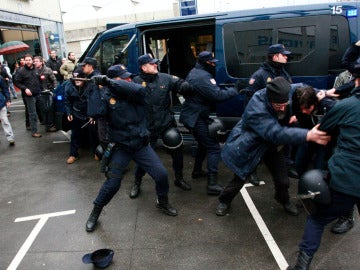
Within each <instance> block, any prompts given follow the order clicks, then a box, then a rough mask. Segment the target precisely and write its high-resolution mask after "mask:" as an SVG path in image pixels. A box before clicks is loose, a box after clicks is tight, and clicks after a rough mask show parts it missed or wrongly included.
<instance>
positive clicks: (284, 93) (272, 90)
mask: <svg viewBox="0 0 360 270" xmlns="http://www.w3.org/2000/svg"><path fill="white" fill-rule="evenodd" d="M290 89H291V85H290V83H289V82H288V81H287V80H285V79H284V78H283V77H276V78H275V79H273V80H272V81H270V82H268V84H267V85H266V94H267V97H268V99H269V101H270V102H272V103H286V102H288V101H289V94H290Z"/></svg>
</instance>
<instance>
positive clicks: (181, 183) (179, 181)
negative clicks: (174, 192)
mask: <svg viewBox="0 0 360 270" xmlns="http://www.w3.org/2000/svg"><path fill="white" fill-rule="evenodd" d="M174 184H175V186H177V187H179V188H181V189H182V190H191V186H190V185H189V184H188V183H186V181H185V180H184V177H183V173H182V172H177V173H175V181H174Z"/></svg>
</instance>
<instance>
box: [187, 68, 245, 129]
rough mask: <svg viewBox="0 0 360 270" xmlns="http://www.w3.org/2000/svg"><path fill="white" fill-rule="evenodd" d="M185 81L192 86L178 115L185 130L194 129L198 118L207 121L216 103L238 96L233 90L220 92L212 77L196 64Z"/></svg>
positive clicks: (228, 89)
mask: <svg viewBox="0 0 360 270" xmlns="http://www.w3.org/2000/svg"><path fill="white" fill-rule="evenodd" d="M186 81H187V82H188V83H189V84H190V85H191V86H192V88H193V89H192V93H191V94H190V95H187V96H186V97H185V102H184V103H183V105H182V108H181V113H180V122H181V123H183V124H184V125H185V126H186V127H187V128H190V129H192V128H194V126H195V124H196V122H197V120H198V118H199V116H201V117H202V118H204V119H208V118H209V115H210V112H211V108H212V107H213V106H214V105H215V104H216V102H220V101H224V100H226V99H229V98H231V97H233V96H235V95H237V94H238V91H237V90H236V89H235V88H227V90H221V89H220V87H219V86H217V84H216V81H215V79H214V78H213V76H212V75H211V74H210V73H209V72H208V71H206V70H205V68H204V67H203V66H202V65H201V64H199V63H196V65H195V67H194V68H193V69H192V70H191V71H190V72H189V74H188V76H187V77H186Z"/></svg>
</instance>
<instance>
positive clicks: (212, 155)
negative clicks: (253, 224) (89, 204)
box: [0, 42, 360, 270]
mask: <svg viewBox="0 0 360 270" xmlns="http://www.w3.org/2000/svg"><path fill="white" fill-rule="evenodd" d="M290 56H291V52H290V51H288V50H286V48H285V47H284V46H283V45H282V44H273V45H271V46H269V48H268V60H267V61H266V62H265V63H263V64H262V65H261V66H260V67H259V69H258V70H257V71H256V72H255V73H254V74H253V75H252V76H251V77H250V79H249V81H248V82H247V83H246V84H244V82H243V81H241V82H240V80H239V82H237V83H236V84H235V85H234V87H228V88H226V89H220V87H219V86H218V84H217V83H216V80H215V68H216V63H217V61H218V60H217V59H216V58H214V55H213V54H212V53H211V52H207V51H203V52H201V53H199V55H198V57H197V62H196V64H195V66H194V67H193V69H191V71H190V72H189V74H188V75H187V76H186V79H181V78H179V77H177V76H174V75H169V74H166V73H161V72H159V71H158V65H159V64H160V61H159V60H158V59H156V58H153V56H152V55H150V54H144V55H142V56H140V57H139V58H138V60H137V61H138V66H139V72H138V74H131V73H130V72H129V71H127V69H126V67H125V66H123V65H121V64H115V65H113V66H111V67H110V68H109V69H108V70H107V73H106V75H101V73H100V72H99V71H98V69H97V65H98V63H97V61H96V59H94V58H91V57H86V58H85V59H84V61H83V62H82V63H77V60H76V57H75V54H74V53H72V52H70V53H69V54H68V57H67V59H65V60H64V61H61V60H60V59H58V57H57V55H56V52H55V51H52V52H51V54H50V58H49V59H48V61H46V62H45V61H44V60H43V59H42V57H40V56H35V57H33V56H32V55H29V54H26V55H25V56H24V57H23V58H21V59H19V62H18V65H19V67H18V68H17V69H16V70H15V71H14V73H13V74H11V72H10V71H9V69H8V67H7V64H6V63H4V65H3V66H2V72H1V75H2V77H0V87H1V95H0V108H1V110H0V120H1V123H2V126H3V129H4V132H5V135H6V137H7V140H8V142H9V144H10V145H14V144H15V140H14V134H13V130H12V128H11V124H10V122H9V120H8V114H7V108H8V107H9V106H10V103H11V94H12V97H13V98H14V99H15V98H17V93H16V91H15V90H12V89H14V87H13V84H15V86H16V87H17V88H19V89H20V91H21V96H22V98H23V101H24V104H25V115H26V118H25V119H26V120H25V125H26V129H28V130H30V131H31V135H32V137H34V138H40V137H41V136H42V135H41V133H40V132H39V128H38V123H39V122H42V124H43V125H44V127H45V131H46V132H54V131H57V128H56V126H55V124H54V104H53V95H54V91H56V89H59V88H62V89H63V91H64V109H65V114H66V119H67V121H68V122H70V127H71V142H70V151H69V156H68V158H67V161H66V162H67V164H72V163H74V162H76V161H77V160H78V158H79V149H80V148H81V144H82V143H83V141H84V140H85V138H86V141H87V142H88V145H89V146H90V148H91V150H92V154H93V157H94V159H95V160H101V169H102V171H103V172H104V173H105V176H106V180H105V182H104V183H103V185H102V186H101V188H100V190H99V193H98V195H97V197H96V198H95V200H94V201H93V208H92V211H91V213H90V215H89V217H88V219H87V221H86V226H85V229H86V231H87V232H93V231H94V230H95V228H96V225H97V221H98V219H99V217H100V214H101V212H102V209H103V208H104V207H105V206H106V205H107V204H108V203H109V202H110V201H111V200H112V198H113V197H114V195H115V194H116V193H117V191H118V190H119V189H120V186H121V181H122V178H123V175H124V173H125V171H126V170H127V166H128V164H129V162H130V161H131V160H133V161H134V162H135V163H136V169H135V172H134V185H133V187H132V189H131V191H130V194H129V196H130V198H132V199H134V198H137V197H138V196H139V195H140V192H141V182H142V178H143V176H144V175H145V174H146V173H148V174H149V175H150V176H151V178H152V179H153V180H154V182H155V191H156V195H157V204H156V206H157V207H158V208H159V209H160V210H161V211H162V212H163V213H165V214H166V215H169V216H177V215H178V212H177V210H176V208H175V207H173V206H172V205H171V204H170V200H169V197H168V191H169V175H168V170H167V169H166V168H165V166H164V165H163V163H162V161H161V159H160V158H159V156H158V155H157V153H156V144H157V142H158V140H159V139H161V141H162V143H163V146H164V147H165V148H166V150H167V152H168V153H169V154H170V156H171V158H172V168H173V171H174V185H175V186H176V187H179V188H181V189H183V190H185V191H190V190H191V185H190V184H189V182H188V181H186V179H184V174H183V167H184V156H183V138H182V135H181V133H180V131H179V130H178V129H177V124H176V121H175V118H174V113H173V111H172V108H171V103H172V99H171V97H172V96H174V95H175V96H176V95H182V96H183V97H184V99H185V101H184V103H183V105H182V108H181V112H180V120H179V121H180V122H181V123H182V124H184V126H185V127H186V128H188V129H189V130H190V131H191V132H192V134H193V136H194V139H195V140H196V142H197V151H196V155H195V158H194V167H193V170H192V178H194V179H196V178H201V177H207V180H208V181H207V186H206V192H207V194H208V195H216V196H218V200H219V203H218V205H217V208H216V211H215V213H216V215H218V216H224V215H226V214H227V213H228V212H229V211H230V210H231V209H230V206H231V202H232V200H233V199H234V197H235V196H236V195H237V194H238V193H239V191H240V189H241V188H242V187H243V186H244V184H245V183H246V182H247V181H250V182H251V183H253V184H254V185H258V184H259V180H258V177H257V174H256V168H257V166H258V165H259V164H260V162H263V163H264V164H265V165H266V166H267V168H268V169H269V172H270V174H271V176H272V180H273V183H274V190H275V192H274V199H275V200H276V201H277V202H278V203H279V204H280V205H281V206H282V207H283V208H284V210H285V212H286V213H288V214H290V215H294V216H296V215H298V214H299V209H298V205H297V204H296V203H295V202H293V201H291V200H290V195H289V186H290V181H289V176H294V175H295V176H296V177H298V178H299V181H302V177H303V176H304V175H305V173H306V171H308V170H309V168H312V169H318V170H319V171H321V173H322V175H323V178H324V180H325V181H326V182H327V183H328V185H329V190H330V194H331V195H330V196H331V199H332V200H331V202H330V203H328V204H323V205H318V210H317V211H316V212H312V213H311V214H309V216H308V218H307V222H306V227H305V232H304V237H303V239H302V242H301V244H300V245H299V249H300V252H299V257H298V260H297V262H296V265H295V266H294V267H289V269H295V270H301V269H309V267H310V263H311V260H312V258H313V255H314V253H315V252H316V250H317V249H318V247H319V245H320V240H321V235H322V232H323V230H324V227H325V225H326V224H328V223H330V222H332V221H334V220H335V219H337V218H338V220H337V222H336V223H335V224H334V225H333V227H332V229H331V231H332V232H334V233H345V232H347V231H348V230H350V229H351V228H352V227H353V224H354V217H353V215H354V208H355V205H356V204H359V194H360V193H359V191H360V190H359V189H360V186H359V184H358V181H356V176H357V175H358V173H359V172H358V170H359V168H360V166H357V165H358V163H357V162H358V161H357V159H358V156H359V155H358V153H359V147H360V139H359V138H358V136H357V134H360V130H359V128H360V123H359V121H360V120H359V119H360V118H359V117H357V113H360V112H359V109H358V108H360V107H359V106H358V102H359V93H358V92H359V89H360V88H359V87H360V64H358V63H357V60H358V59H359V57H360V42H357V43H355V44H353V45H352V46H351V47H350V48H349V49H348V50H347V51H346V53H345V55H344V57H343V64H344V67H345V68H346V72H344V73H342V74H340V75H339V78H338V79H337V80H336V83H335V85H334V88H333V89H330V90H328V91H326V90H319V89H315V88H313V87H312V86H310V85H306V84H303V83H297V84H293V83H292V79H291V76H290V74H289V73H288V72H287V71H286V69H285V65H286V63H287V60H288V57H290ZM240 92H242V93H244V92H245V93H246V108H245V111H244V113H243V115H242V118H241V120H240V121H239V122H238V123H237V124H236V125H235V127H234V128H233V129H232V131H231V133H230V135H229V137H228V138H227V141H226V142H225V144H224V145H223V147H221V146H220V144H219V142H218V141H217V138H216V136H214V133H213V132H212V131H211V129H209V126H210V125H211V124H212V123H213V122H214V120H213V119H212V118H210V111H211V108H212V107H213V106H214V105H215V104H216V103H217V102H221V101H224V100H227V99H230V98H232V97H234V96H236V95H238V94H239V93H240ZM10 93H11V94H10ZM219 128H220V127H219ZM215 134H216V132H215ZM205 159H206V160H207V166H206V169H204V168H203V163H204V161H205ZM220 160H222V161H223V162H224V164H225V165H226V166H227V167H228V168H229V169H230V170H231V171H232V172H233V173H234V177H233V178H232V179H231V180H230V181H229V182H228V183H227V185H226V186H225V187H223V186H221V185H220V183H219V182H218V164H219V162H220ZM291 168H294V169H295V170H296V172H295V174H294V173H292V174H291V173H290V169H291Z"/></svg>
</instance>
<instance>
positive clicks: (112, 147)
mask: <svg viewBox="0 0 360 270" xmlns="http://www.w3.org/2000/svg"><path fill="white" fill-rule="evenodd" d="M107 75H108V76H109V78H110V79H109V78H108V77H106V76H102V75H98V76H94V77H93V80H94V81H95V82H96V83H98V84H101V85H103V86H106V87H104V88H103V91H105V100H103V101H102V102H100V104H99V103H97V102H94V103H92V104H89V106H92V107H93V108H92V111H93V110H94V108H98V111H97V112H96V114H97V115H103V116H104V117H105V118H106V120H107V123H108V129H107V131H108V138H109V142H110V143H109V144H108V146H107V149H106V151H105V154H106V155H105V157H103V160H102V162H106V165H107V169H106V172H105V175H106V180H105V182H104V184H103V185H102V187H101V189H100V191H99V194H98V195H97V197H96V199H95V201H94V208H93V210H92V212H91V214H90V216H89V218H88V220H87V222H86V231H88V232H92V231H94V229H95V226H96V223H97V220H98V218H99V216H100V213H101V210H102V208H103V207H104V206H105V205H107V204H108V203H109V202H110V200H111V199H112V198H113V196H114V195H115V194H116V193H117V191H118V190H119V188H120V185H121V180H122V178H123V174H124V171H125V169H126V167H127V165H128V164H129V162H130V161H131V160H134V161H135V162H136V164H137V165H138V166H141V168H143V169H144V170H145V171H146V172H147V173H149V174H150V176H151V177H152V178H153V179H154V180H155V189H156V194H157V207H158V208H159V209H160V210H161V211H163V212H164V213H165V214H166V215H169V216H176V215H177V210H176V209H175V208H173V207H172V206H171V205H170V204H169V200H168V191H169V182H168V174H167V171H166V169H165V167H164V165H163V164H162V162H161V160H160V158H159V157H158V156H157V155H156V153H155V152H154V150H153V149H152V148H151V147H150V145H149V135H150V133H149V131H148V130H147V129H146V124H145V92H146V90H145V88H143V87H142V86H141V85H139V84H135V83H133V82H128V81H125V80H126V79H127V78H129V77H130V75H131V73H129V72H128V71H127V70H126V69H125V67H124V66H123V65H115V66H112V67H110V68H109V69H108V72H107ZM99 97H100V96H99ZM93 101H96V99H93ZM97 101H101V99H100V98H99V99H97Z"/></svg>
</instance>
